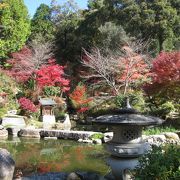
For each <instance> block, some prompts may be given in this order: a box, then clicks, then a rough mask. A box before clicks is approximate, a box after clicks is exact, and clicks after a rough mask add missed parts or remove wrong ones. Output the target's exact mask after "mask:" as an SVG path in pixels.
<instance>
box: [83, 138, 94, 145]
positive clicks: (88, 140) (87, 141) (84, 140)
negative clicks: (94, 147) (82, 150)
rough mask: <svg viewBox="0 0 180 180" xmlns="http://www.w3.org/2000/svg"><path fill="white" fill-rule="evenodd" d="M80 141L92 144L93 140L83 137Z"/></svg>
mask: <svg viewBox="0 0 180 180" xmlns="http://www.w3.org/2000/svg"><path fill="white" fill-rule="evenodd" d="M82 142H83V143H89V144H92V143H93V141H92V140H90V139H83V140H82Z"/></svg>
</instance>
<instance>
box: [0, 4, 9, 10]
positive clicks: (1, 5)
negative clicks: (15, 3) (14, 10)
mask: <svg viewBox="0 0 180 180" xmlns="http://www.w3.org/2000/svg"><path fill="white" fill-rule="evenodd" d="M8 6H9V4H7V3H0V9H3V8H6V7H8Z"/></svg>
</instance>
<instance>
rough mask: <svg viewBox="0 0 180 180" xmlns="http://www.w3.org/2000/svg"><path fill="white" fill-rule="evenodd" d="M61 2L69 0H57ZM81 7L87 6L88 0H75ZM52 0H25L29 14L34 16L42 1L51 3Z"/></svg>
mask: <svg viewBox="0 0 180 180" xmlns="http://www.w3.org/2000/svg"><path fill="white" fill-rule="evenodd" d="M57 1H58V3H59V4H63V3H64V2H66V1H67V0H57ZM74 1H75V2H76V3H77V4H78V6H79V7H80V8H81V9H85V8H86V7H87V0H74ZM50 2H51V0H24V3H25V5H26V6H27V8H28V11H29V14H30V16H31V17H32V16H33V15H34V13H35V11H36V9H37V7H39V5H40V4H41V3H44V4H48V5H49V4H50Z"/></svg>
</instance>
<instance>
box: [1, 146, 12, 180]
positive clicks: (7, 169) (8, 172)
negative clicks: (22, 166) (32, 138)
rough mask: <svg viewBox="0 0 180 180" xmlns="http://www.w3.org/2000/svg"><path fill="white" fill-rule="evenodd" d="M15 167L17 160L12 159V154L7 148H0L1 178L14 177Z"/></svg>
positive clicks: (2, 179) (8, 179)
mask: <svg viewBox="0 0 180 180" xmlns="http://www.w3.org/2000/svg"><path fill="white" fill-rule="evenodd" d="M14 168H15V162H14V160H13V159H12V157H11V154H10V153H9V152H8V151H7V150H6V149H1V148H0V179H1V180H11V179H13V173H14Z"/></svg>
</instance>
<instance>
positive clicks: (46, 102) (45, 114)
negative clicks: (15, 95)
mask: <svg viewBox="0 0 180 180" xmlns="http://www.w3.org/2000/svg"><path fill="white" fill-rule="evenodd" d="M39 103H40V105H41V106H40V119H41V120H42V121H43V128H45V129H51V128H52V127H53V125H54V124H55V123H56V120H55V116H54V111H53V108H54V106H55V105H56V102H55V101H54V100H53V99H50V98H43V99H40V100H39Z"/></svg>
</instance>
